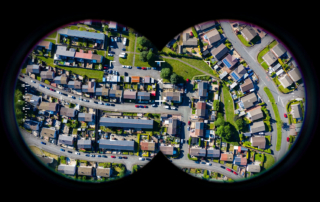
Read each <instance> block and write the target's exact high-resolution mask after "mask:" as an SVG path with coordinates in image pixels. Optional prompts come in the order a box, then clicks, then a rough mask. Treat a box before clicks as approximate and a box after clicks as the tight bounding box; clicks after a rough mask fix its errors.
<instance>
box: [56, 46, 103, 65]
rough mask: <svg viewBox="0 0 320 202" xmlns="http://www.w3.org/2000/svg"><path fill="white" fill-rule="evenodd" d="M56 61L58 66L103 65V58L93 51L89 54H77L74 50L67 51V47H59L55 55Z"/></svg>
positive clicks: (81, 52) (81, 51)
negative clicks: (77, 64) (78, 63)
mask: <svg viewBox="0 0 320 202" xmlns="http://www.w3.org/2000/svg"><path fill="white" fill-rule="evenodd" d="M54 61H55V63H56V64H58V65H67V66H75V64H74V62H82V63H84V62H87V63H89V64H92V63H102V62H103V56H102V55H98V54H93V53H92V51H88V53H84V52H83V50H80V52H76V50H75V49H74V48H70V49H69V50H67V47H66V46H57V50H56V53H55V54H54ZM59 61H61V62H59ZM71 64H73V65H71ZM91 68H92V67H91Z"/></svg>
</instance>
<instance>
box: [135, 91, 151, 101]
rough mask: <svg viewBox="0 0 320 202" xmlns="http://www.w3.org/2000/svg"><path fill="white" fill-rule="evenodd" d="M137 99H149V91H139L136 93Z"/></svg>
mask: <svg viewBox="0 0 320 202" xmlns="http://www.w3.org/2000/svg"><path fill="white" fill-rule="evenodd" d="M137 99H138V100H140V99H141V100H150V93H148V92H141V91H139V92H138V95H137Z"/></svg>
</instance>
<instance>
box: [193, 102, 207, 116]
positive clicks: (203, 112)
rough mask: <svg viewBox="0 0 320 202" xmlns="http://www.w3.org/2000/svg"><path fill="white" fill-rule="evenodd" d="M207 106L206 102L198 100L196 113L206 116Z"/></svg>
mask: <svg viewBox="0 0 320 202" xmlns="http://www.w3.org/2000/svg"><path fill="white" fill-rule="evenodd" d="M206 106H207V104H206V103H205V102H200V101H199V102H197V105H196V109H197V110H196V115H197V116H202V117H203V116H205V115H206Z"/></svg>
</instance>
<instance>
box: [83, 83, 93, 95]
mask: <svg viewBox="0 0 320 202" xmlns="http://www.w3.org/2000/svg"><path fill="white" fill-rule="evenodd" d="M95 90H96V83H95V82H91V81H89V82H88V85H82V92H84V93H94V92H95Z"/></svg>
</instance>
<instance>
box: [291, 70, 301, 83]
mask: <svg viewBox="0 0 320 202" xmlns="http://www.w3.org/2000/svg"><path fill="white" fill-rule="evenodd" d="M288 74H289V76H290V77H291V79H292V81H294V82H297V81H299V80H300V79H302V76H301V72H300V70H299V69H298V68H297V67H296V68H294V69H292V70H290V71H289V72H288Z"/></svg>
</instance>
